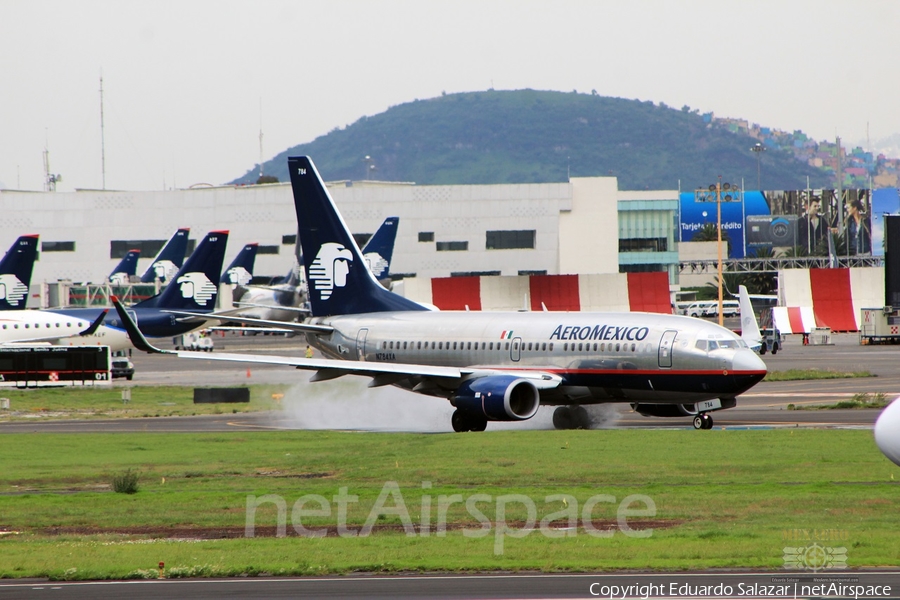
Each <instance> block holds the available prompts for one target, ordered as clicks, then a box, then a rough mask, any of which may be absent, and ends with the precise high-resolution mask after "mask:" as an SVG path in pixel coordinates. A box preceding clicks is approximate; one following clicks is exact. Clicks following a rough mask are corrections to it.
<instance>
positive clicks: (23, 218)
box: [0, 177, 678, 304]
mask: <svg viewBox="0 0 900 600" xmlns="http://www.w3.org/2000/svg"><path fill="white" fill-rule="evenodd" d="M328 185H329V189H330V191H331V194H332V196H333V197H334V199H335V202H336V203H337V205H338V208H339V210H340V211H341V213H342V214H343V216H344V219H345V221H346V222H347V225H348V226H349V227H350V229H351V230H352V231H353V232H354V233H356V234H362V235H359V238H361V239H365V238H366V236H367V235H371V234H372V233H374V231H375V230H376V229H377V228H378V227H379V226H380V225H381V223H382V221H383V220H384V219H385V218H387V217H392V216H396V217H399V218H400V227H399V230H398V234H397V241H396V246H395V250H394V257H393V264H392V268H391V271H392V273H395V274H402V275H405V276H407V277H411V276H415V277H447V276H455V275H531V274H550V275H554V274H603V273H617V272H620V271H666V272H668V274H669V282H670V284H677V283H678V281H677V277H678V252H677V247H676V238H675V231H676V227H675V220H676V218H677V205H678V193H677V191H676V190H663V191H645V192H623V191H619V190H618V187H617V180H616V178H615V177H591V178H573V179H572V180H571V181H569V182H567V183H545V184H499V185H415V184H411V183H390V182H372V181H362V182H343V181H342V182H334V183H329V184H328ZM0 206H2V216H0V248H3V249H5V248H8V247H9V246H10V245H11V244H12V242H13V241H14V240H15V239H16V238H17V237H18V236H20V235H23V234H39V235H40V242H41V243H40V246H39V248H40V254H39V260H38V262H37V263H36V264H35V271H34V275H33V277H32V284H33V285H34V284H40V283H44V282H48V283H49V282H56V281H57V280H71V281H74V282H93V283H102V282H104V281H105V280H106V277H107V276H108V274H109V273H110V271H111V270H112V269H113V267H114V266H115V265H116V264H117V263H118V261H119V260H120V258H121V257H122V256H123V255H124V254H125V253H126V252H127V251H128V250H129V249H131V248H133V247H138V248H141V249H142V250H143V253H142V256H141V260H140V264H139V265H138V273H140V272H142V271H143V270H144V269H145V268H146V267H147V266H148V265H149V264H150V259H152V257H153V254H155V252H156V250H158V249H159V247H161V246H162V244H163V243H164V242H165V241H166V240H167V239H168V238H169V237H170V236H171V235H172V233H173V232H174V231H175V230H176V229H177V228H179V227H190V228H191V234H190V238H191V239H192V240H199V239H201V238H202V237H203V236H204V235H205V234H206V233H207V232H208V231H213V230H228V231H230V237H229V251H228V252H227V253H226V257H225V260H226V264H227V262H229V261H230V260H231V259H232V258H233V257H234V256H235V255H236V254H237V252H238V251H239V250H240V248H241V247H242V245H244V244H246V243H250V242H257V243H258V244H259V248H260V249H259V253H258V255H257V259H256V269H255V272H256V273H255V274H257V275H269V276H272V275H283V274H284V273H285V272H286V271H287V270H288V269H289V268H290V266H291V264H292V260H293V258H292V257H293V255H294V252H295V249H296V217H295V213H294V205H293V198H292V195H291V187H290V184H288V183H279V184H269V185H257V186H240V187H236V186H221V187H205V188H197V189H188V190H172V191H137V192H126V191H105V190H79V191H76V192H23V191H15V190H0ZM190 248H193V245H190V246H189V249H190ZM32 304H33V303H32Z"/></svg>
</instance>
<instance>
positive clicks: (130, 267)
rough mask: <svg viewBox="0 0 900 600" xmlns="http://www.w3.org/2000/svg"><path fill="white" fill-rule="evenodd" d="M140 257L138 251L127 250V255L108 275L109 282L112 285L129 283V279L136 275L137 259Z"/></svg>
mask: <svg viewBox="0 0 900 600" xmlns="http://www.w3.org/2000/svg"><path fill="white" fill-rule="evenodd" d="M140 257H141V251H140V250H139V249H134V250H129V251H128V253H127V254H126V255H125V256H124V257H123V258H122V260H121V261H119V264H118V265H116V268H115V269H113V270H112V272H110V274H109V278H108V279H109V282H110V283H112V284H114V285H124V284H126V283H129V282H130V281H131V278H132V277H133V276H134V275H135V273H137V263H138V259H139V258H140Z"/></svg>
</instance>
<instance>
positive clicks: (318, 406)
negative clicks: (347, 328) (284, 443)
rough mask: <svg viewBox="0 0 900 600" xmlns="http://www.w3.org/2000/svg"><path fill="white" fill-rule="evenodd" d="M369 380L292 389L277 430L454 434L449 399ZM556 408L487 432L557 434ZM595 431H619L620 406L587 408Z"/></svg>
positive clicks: (490, 424)
mask: <svg viewBox="0 0 900 600" xmlns="http://www.w3.org/2000/svg"><path fill="white" fill-rule="evenodd" d="M368 382H369V379H368V378H363V377H345V378H342V379H336V380H334V381H323V382H317V383H309V382H303V383H298V384H297V385H295V386H292V387H291V388H290V389H289V390H288V392H287V393H285V396H284V398H283V399H282V412H281V413H280V414H278V416H277V423H276V425H277V426H279V427H284V428H287V429H326V430H341V429H349V430H358V431H402V432H421V433H444V432H452V431H453V427H452V426H451V425H450V416H451V415H452V414H453V411H454V410H455V408H454V407H453V406H451V405H450V403H449V402H448V401H447V400H446V399H444V398H435V397H431V396H423V395H421V394H414V393H412V392H408V391H406V390H401V389H399V388H395V387H391V386H385V387H380V388H369V387H367V384H368ZM555 408H556V407H553V406H542V407H541V408H540V409H539V410H538V412H537V414H536V415H535V416H534V417H532V418H531V419H529V420H527V421H512V422H504V421H491V422H488V427H487V430H488V431H491V430H501V429H553V411H554V410H555ZM585 408H586V409H587V411H588V414H590V416H591V429H608V428H613V427H615V426H616V423H617V421H618V418H619V412H618V409H617V408H616V406H615V405H611V404H599V405H596V406H586V407H585Z"/></svg>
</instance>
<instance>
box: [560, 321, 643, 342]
mask: <svg viewBox="0 0 900 600" xmlns="http://www.w3.org/2000/svg"><path fill="white" fill-rule="evenodd" d="M649 334H650V328H649V327H629V326H627V325H625V326H623V327H619V326H618V325H594V326H593V327H591V326H590V325H587V326H585V327H578V326H577V325H566V326H563V325H558V326H557V327H556V329H554V330H553V333H551V334H550V339H551V340H553V339H556V340H604V341H610V340H613V341H626V340H627V341H629V342H634V341H637V342H640V341H641V340H643V339H645V338H646V337H647V336H648V335H649Z"/></svg>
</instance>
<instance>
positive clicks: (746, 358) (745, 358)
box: [731, 348, 766, 371]
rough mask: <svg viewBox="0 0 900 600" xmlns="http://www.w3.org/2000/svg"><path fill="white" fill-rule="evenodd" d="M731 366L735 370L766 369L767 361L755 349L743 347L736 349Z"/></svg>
mask: <svg viewBox="0 0 900 600" xmlns="http://www.w3.org/2000/svg"><path fill="white" fill-rule="evenodd" d="M731 368H732V370H734V371H766V363H764V362H763V360H762V359H761V358H760V357H759V355H758V354H757V353H756V352H754V351H753V350H750V349H749V348H741V349H740V350H737V351H735V353H734V358H733V359H732V361H731Z"/></svg>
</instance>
